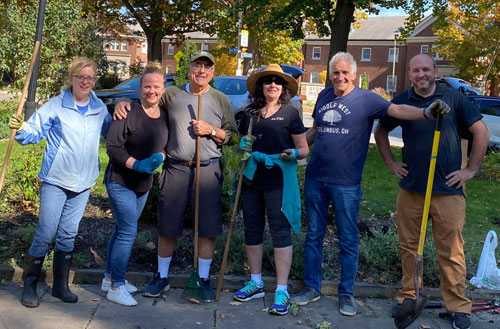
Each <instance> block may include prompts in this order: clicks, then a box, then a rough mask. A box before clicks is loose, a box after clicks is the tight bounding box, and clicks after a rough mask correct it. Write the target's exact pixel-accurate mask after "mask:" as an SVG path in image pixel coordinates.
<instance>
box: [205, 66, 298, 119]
mask: <svg viewBox="0 0 500 329" xmlns="http://www.w3.org/2000/svg"><path fill="white" fill-rule="evenodd" d="M264 68H265V67H261V68H260V69H259V71H261V70H263V69H264ZM281 68H282V69H283V71H284V72H285V73H287V74H289V75H291V76H292V77H294V78H295V79H297V78H298V77H300V76H301V75H302V74H303V73H304V71H303V70H302V69H300V68H298V67H296V66H292V65H286V64H281ZM214 87H215V89H217V90H219V91H221V92H223V93H224V94H226V96H227V98H229V101H230V102H231V105H232V106H233V114H234V117H235V119H236V122H239V120H240V119H241V117H242V115H243V110H244V109H245V106H247V105H248V103H249V102H250V100H249V98H248V96H249V93H248V90H247V77H246V76H230V75H221V76H217V77H215V78H214ZM290 103H291V105H293V106H294V107H295V108H296V109H297V111H299V114H300V117H301V118H302V99H301V98H300V97H299V96H294V97H293V98H292V99H291V100H290Z"/></svg>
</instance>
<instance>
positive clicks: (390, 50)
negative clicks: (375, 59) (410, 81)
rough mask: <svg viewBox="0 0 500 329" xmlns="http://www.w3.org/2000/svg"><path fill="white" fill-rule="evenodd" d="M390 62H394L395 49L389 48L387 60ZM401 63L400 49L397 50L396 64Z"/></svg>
mask: <svg viewBox="0 0 500 329" xmlns="http://www.w3.org/2000/svg"><path fill="white" fill-rule="evenodd" d="M387 61H388V62H392V61H394V48H389V57H388V58H387ZM398 61H399V48H396V62H398Z"/></svg>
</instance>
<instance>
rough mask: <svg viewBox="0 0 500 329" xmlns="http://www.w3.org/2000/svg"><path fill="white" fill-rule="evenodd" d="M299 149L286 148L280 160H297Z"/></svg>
mask: <svg viewBox="0 0 500 329" xmlns="http://www.w3.org/2000/svg"><path fill="white" fill-rule="evenodd" d="M298 155H299V151H298V150H297V149H286V150H284V151H283V152H281V154H280V160H281V161H283V162H292V161H295V160H297V156H298Z"/></svg>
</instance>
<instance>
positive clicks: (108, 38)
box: [102, 25, 148, 79]
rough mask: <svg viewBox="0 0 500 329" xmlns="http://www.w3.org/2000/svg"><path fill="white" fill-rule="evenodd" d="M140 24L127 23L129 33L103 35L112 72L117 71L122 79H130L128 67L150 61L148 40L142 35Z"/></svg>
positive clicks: (143, 64) (142, 64)
mask: <svg viewBox="0 0 500 329" xmlns="http://www.w3.org/2000/svg"><path fill="white" fill-rule="evenodd" d="M141 32H142V29H141V28H140V26H139V25H127V33H125V34H120V35H119V36H115V35H103V36H102V37H103V39H104V42H103V47H104V50H105V53H106V57H107V59H108V61H109V62H110V69H109V70H110V72H115V71H116V72H117V73H118V75H119V77H120V79H128V78H129V72H128V67H129V66H130V65H133V64H139V65H141V66H145V65H146V63H147V61H148V41H147V38H146V37H144V36H142V35H141V34H142V33H141Z"/></svg>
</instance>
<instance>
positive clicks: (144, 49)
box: [141, 42, 148, 54]
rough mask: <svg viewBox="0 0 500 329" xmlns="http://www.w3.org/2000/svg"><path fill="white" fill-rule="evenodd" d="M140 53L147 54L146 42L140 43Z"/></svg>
mask: <svg viewBox="0 0 500 329" xmlns="http://www.w3.org/2000/svg"><path fill="white" fill-rule="evenodd" d="M141 52H142V53H143V54H147V53H148V43H147V42H143V43H142V49H141Z"/></svg>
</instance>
